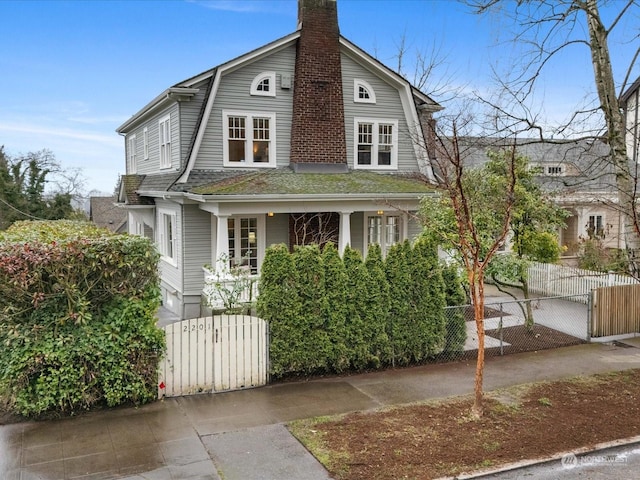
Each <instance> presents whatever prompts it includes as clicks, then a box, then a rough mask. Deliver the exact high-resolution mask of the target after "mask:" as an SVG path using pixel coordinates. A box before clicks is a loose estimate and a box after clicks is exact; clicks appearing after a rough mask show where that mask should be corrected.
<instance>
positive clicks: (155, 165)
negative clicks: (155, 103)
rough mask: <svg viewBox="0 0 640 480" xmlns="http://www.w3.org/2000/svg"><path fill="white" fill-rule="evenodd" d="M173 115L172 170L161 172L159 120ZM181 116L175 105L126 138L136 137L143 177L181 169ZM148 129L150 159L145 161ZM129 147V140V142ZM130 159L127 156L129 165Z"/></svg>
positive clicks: (138, 169) (138, 162)
mask: <svg viewBox="0 0 640 480" xmlns="http://www.w3.org/2000/svg"><path fill="white" fill-rule="evenodd" d="M167 114H170V115H171V168H170V169H162V170H160V142H159V141H160V135H159V127H158V120H159V119H160V118H162V117H164V116H165V115H167ZM179 125H180V116H179V114H178V104H177V103H174V104H173V105H171V106H170V107H168V108H166V109H164V110H162V111H160V112H159V113H157V114H156V115H154V116H153V117H152V118H151V119H149V120H147V121H146V122H144V123H142V124H140V125H139V126H138V127H136V128H135V129H134V130H132V131H131V132H129V133H128V134H127V136H126V137H125V138H127V139H128V138H129V135H131V134H135V135H136V154H137V164H138V168H137V172H136V173H138V174H141V175H146V174H150V173H168V172H171V171H177V170H179V169H180V145H181V142H180V127H179ZM145 127H146V128H147V132H148V136H149V159H148V160H145V159H144V129H145ZM127 147H128V140H127ZM128 161H129V157H128V155H127V163H128ZM127 173H128V172H127Z"/></svg>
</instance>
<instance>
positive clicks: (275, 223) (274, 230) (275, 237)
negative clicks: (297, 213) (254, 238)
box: [265, 213, 289, 248]
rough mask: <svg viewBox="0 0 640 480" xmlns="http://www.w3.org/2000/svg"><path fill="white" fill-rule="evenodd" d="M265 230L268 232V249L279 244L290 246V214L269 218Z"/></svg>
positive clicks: (279, 214)
mask: <svg viewBox="0 0 640 480" xmlns="http://www.w3.org/2000/svg"><path fill="white" fill-rule="evenodd" d="M265 229H266V231H267V232H266V237H265V245H266V247H267V248H269V247H270V246H271V245H277V244H279V243H284V244H285V245H287V246H289V214H287V213H276V214H275V215H274V216H273V217H267V218H266V227H265Z"/></svg>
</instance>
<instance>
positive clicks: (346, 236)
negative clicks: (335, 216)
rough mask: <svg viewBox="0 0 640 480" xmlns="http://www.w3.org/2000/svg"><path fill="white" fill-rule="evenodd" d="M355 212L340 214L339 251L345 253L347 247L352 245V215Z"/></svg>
mask: <svg viewBox="0 0 640 480" xmlns="http://www.w3.org/2000/svg"><path fill="white" fill-rule="evenodd" d="M352 213H353V212H340V231H339V232H338V251H339V252H340V254H342V253H344V249H345V247H346V246H347V245H349V244H351V214H352Z"/></svg>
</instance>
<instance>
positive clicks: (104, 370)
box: [0, 222, 164, 416]
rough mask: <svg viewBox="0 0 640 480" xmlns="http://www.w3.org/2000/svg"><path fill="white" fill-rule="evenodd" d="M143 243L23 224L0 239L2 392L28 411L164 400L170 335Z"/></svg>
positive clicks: (85, 228)
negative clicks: (160, 376) (163, 359)
mask: <svg viewBox="0 0 640 480" xmlns="http://www.w3.org/2000/svg"><path fill="white" fill-rule="evenodd" d="M158 258H159V257H158V254H157V252H156V251H155V248H154V246H153V245H152V243H151V242H150V241H149V240H148V239H145V238H142V237H133V236H128V235H112V234H110V233H108V232H107V231H105V230H101V229H98V228H97V227H95V226H93V225H91V224H86V223H75V222H19V223H16V224H14V225H13V226H12V227H11V228H10V229H9V230H8V231H7V232H5V233H4V234H3V235H2V243H0V342H2V345H3V347H4V348H2V349H1V350H0V391H1V392H3V394H4V395H6V396H8V400H9V402H10V404H11V405H12V406H13V408H14V409H15V410H16V411H17V412H19V413H21V414H23V415H29V416H32V415H39V414H42V413H45V412H53V411H55V412H61V413H69V412H74V411H77V410H80V409H88V408H91V407H92V406H95V405H99V404H106V405H109V406H114V405H118V404H121V403H125V402H132V403H136V404H139V403H143V402H146V401H149V400H151V399H153V398H155V397H156V395H157V389H156V379H157V375H156V372H157V364H158V359H159V356H160V355H161V352H162V350H163V348H164V335H163V334H162V331H161V330H159V329H157V328H156V326H155V322H156V319H155V313H156V311H157V308H158V306H159V299H160V295H159V288H158V272H157V262H158Z"/></svg>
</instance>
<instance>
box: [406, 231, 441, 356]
mask: <svg viewBox="0 0 640 480" xmlns="http://www.w3.org/2000/svg"><path fill="white" fill-rule="evenodd" d="M410 263H411V266H410V268H411V270H410V271H411V287H412V288H411V296H412V299H411V307H412V308H411V312H410V318H411V326H410V329H411V332H412V334H411V340H412V341H411V343H410V350H411V353H412V357H413V361H415V362H420V361H422V360H424V359H426V358H427V357H430V356H433V355H435V354H438V353H440V352H442V351H443V350H444V346H445V341H446V339H445V334H446V330H445V311H444V307H445V306H446V300H445V286H444V282H443V280H442V274H441V271H440V265H439V260H438V249H437V246H436V245H435V244H434V243H432V242H431V241H429V239H427V238H426V237H420V238H419V239H418V240H417V241H416V242H415V243H414V245H413V249H412V251H411V262H410Z"/></svg>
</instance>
